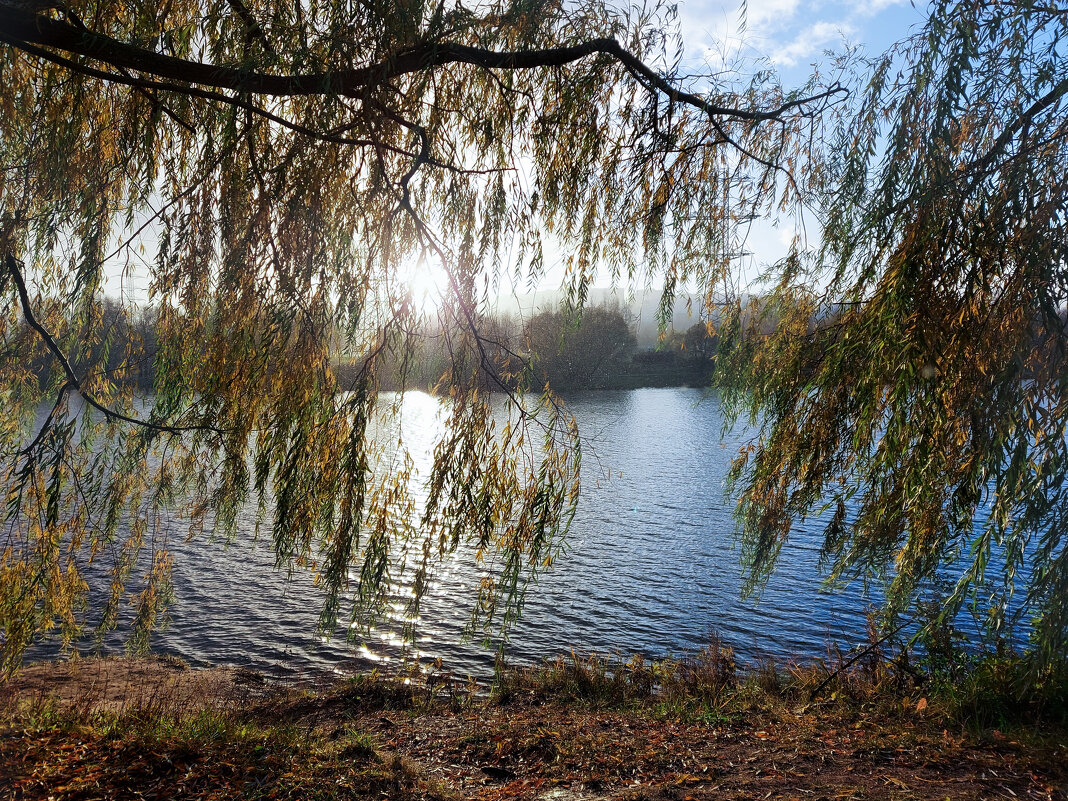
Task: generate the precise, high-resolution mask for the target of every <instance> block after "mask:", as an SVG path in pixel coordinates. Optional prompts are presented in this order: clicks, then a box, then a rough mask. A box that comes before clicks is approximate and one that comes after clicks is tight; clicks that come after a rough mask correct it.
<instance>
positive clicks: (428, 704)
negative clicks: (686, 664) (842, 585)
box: [0, 657, 1068, 801]
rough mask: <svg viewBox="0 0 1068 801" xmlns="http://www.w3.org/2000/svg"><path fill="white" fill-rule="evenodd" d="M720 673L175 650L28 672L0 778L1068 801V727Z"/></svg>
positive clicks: (585, 795) (6, 719)
mask: <svg viewBox="0 0 1068 801" xmlns="http://www.w3.org/2000/svg"><path fill="white" fill-rule="evenodd" d="M717 665H718V666H719V667H720V668H723V669H724V671H725V665H726V663H724V662H722V661H720V662H716V661H714V660H709V661H707V662H705V663H694V665H692V666H691V667H693V668H695V669H696V668H702V669H703V670H705V672H704V673H703V674H701V675H696V674H693V675H689V674H688V675H686V676H683V677H682V679H679V680H678V681H676V680H675V679H670V680H669V679H668V678H665V676H664V675H661V676H659V679H658V680H659V681H660V685H659V686H660V688H661V689H660V690H652V689H650V688H651V685H650V684H649V682H650V681H652V679H653V678H655V677H656V674H655V673H653V672H651V671H652V670H653V665H652V664H651V663H646V662H643V661H641V660H637V661H635V660H632V661H631V662H628V663H625V664H623V663H621V664H619V665H617V666H616V667H617V670H616V672H615V674H613V673H611V672H609V671H607V670H606V669H605V668H606V663H605V662H603V661H602V662H598V661H597V660H596V658H593V657H588V658H585V659H584V658H581V657H575V658H573V659H572V660H571V661H570V662H568V661H567V660H559V661H557V662H555V663H547V664H546V665H545V666H543V667H542V668H539V669H536V670H535V669H526V670H520V671H514V672H512V673H509V674H507V676H506V677H505V678H504V679H502V680H501V681H500V682H499V684H498V686H497V687H496V688H495V689H494V690H493V692H492V693H490V694H486V693H482V694H479V693H477V692H475V691H474V689H473V688H467V689H465V688H464V687H463V686H462V685H461V684H459V683H450V684H446V683H444V682H443V681H440V680H439V679H440V677H439V678H435V677H434V675H433V674H431V675H429V676H428V677H427V678H428V681H427V682H426V683H422V684H420V683H419V682H412V681H408V682H407V683H406V682H404V681H403V680H399V679H397V678H395V677H388V676H384V675H377V674H370V675H363V676H357V677H353V678H349V679H345V680H341V681H337V682H335V683H333V684H331V685H323V684H320V685H315V684H314V683H313V682H308V683H307V684H305V685H304V686H297V685H294V684H289V685H285V684H282V683H276V682H271V681H270V680H268V679H266V678H264V677H263V676H261V675H259V674H255V673H252V672H251V671H244V670H241V669H235V668H218V667H216V668H207V669H204V668H191V667H188V666H186V665H184V664H183V663H181V661H180V660H175V659H167V658H163V659H160V658H153V657H149V658H147V659H143V658H132V657H118V658H109V659H102V660H101V659H91V658H82V659H78V660H75V661H74V662H71V663H37V664H34V665H28V666H26V667H25V668H23V669H22V670H21V671H20V672H19V673H17V674H15V675H14V676H13V677H11V678H10V679H8V680H7V681H6V682H5V683H3V684H0V699H6V702H4V703H0V775H8V776H10V777H11V781H12V784H11V786H12V787H14V788H15V789H14V790H12V791H11V795H10V796H5V798H12V799H18V801H29V800H30V799H34V800H35V801H36V799H40V800H41V801H46V799H48V798H55V799H64V798H70V799H75V798H78V799H82V798H111V797H129V796H131V795H133V794H135V793H141V794H142V795H143V796H144V797H158V798H188V799H207V798H228V797H234V796H240V795H251V796H252V797H260V798H294V799H296V798H300V799H304V798H320V799H324V801H325V800H329V799H335V798H338V799H340V798H351V797H359V798H389V799H390V801H415V800H416V799H419V801H457V800H458V799H466V798H470V799H479V800H480V801H504V799H522V800H523V801H601V800H602V799H605V800H606V799H620V801H687V799H691V801H699V800H703V799H709V801H712V799H717V800H718V799H722V798H727V799H730V798H858V799H859V798H923V799H939V800H940V799H944V798H947V797H948V798H953V799H958V798H977V799H978V798H990V797H1012V796H1013V795H1014V794H1015V796H1016V797H1018V798H1045V799H1068V737H1066V736H1065V729H1064V727H1056V726H1053V727H1047V728H1045V729H1044V728H1043V727H1041V726H1021V727H1018V728H1017V729H1016V730H1006V731H1001V730H999V729H998V728H996V727H990V726H987V727H969V726H967V725H962V724H961V723H960V722H957V721H954V720H953V719H952V718H951V717H949V716H948V715H947V713H946V711H945V710H944V709H943V708H942V707H941V706H940V702H939V701H938V700H937V699H935V698H934V697H931V699H930V701H928V696H927V695H924V694H919V697H918V698H917V691H912V690H909V689H908V688H895V687H894V686H892V685H891V684H890V682H889V679H886V678H885V677H884V678H883V679H880V678H879V677H878V676H877V675H876V674H874V673H872V674H870V675H869V676H867V677H865V676H864V675H862V674H861V673H860V672H858V673H855V674H854V673H850V674H849V675H848V676H844V677H843V679H842V681H841V685H840V686H839V687H837V688H836V689H835V690H834V691H833V692H831V693H828V696H827V697H826V698H825V699H822V700H819V701H817V702H816V703H813V704H805V703H803V696H804V695H805V694H806V692H807V691H808V690H810V689H811V688H812V687H813V686H815V685H814V682H815V681H816V680H817V679H818V678H819V675H818V674H815V673H812V674H806V673H804V672H803V671H802V670H801V669H797V670H796V671H795V673H793V674H775V675H770V674H767V673H763V674H761V673H752V674H746V675H745V676H743V677H740V678H738V679H737V680H736V679H734V678H733V677H732V676H731V675H728V673H726V672H724V671H721V673H720V674H718V675H717V674H714V671H713V670H712V669H713V668H715V667H716V666H717ZM702 666H703V667H702ZM671 681H676V683H675V684H671V683H670V682H671ZM791 682H793V683H792V684H791ZM672 688H674V689H672ZM75 753H76V754H79V755H80V756H79V757H78V758H77V759H74V758H73V757H72V756H71V754H75ZM90 785H91V786H92V787H96V788H98V789H96V790H92V789H90ZM100 788H103V789H100Z"/></svg>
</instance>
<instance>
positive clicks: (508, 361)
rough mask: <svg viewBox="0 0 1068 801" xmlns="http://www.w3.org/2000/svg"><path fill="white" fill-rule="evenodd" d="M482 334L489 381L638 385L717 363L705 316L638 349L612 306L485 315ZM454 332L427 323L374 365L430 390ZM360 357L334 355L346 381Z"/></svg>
mask: <svg viewBox="0 0 1068 801" xmlns="http://www.w3.org/2000/svg"><path fill="white" fill-rule="evenodd" d="M479 337H480V339H481V340H482V345H483V349H484V350H485V351H487V352H488V354H489V355H490V357H491V358H490V360H489V361H488V363H487V362H483V363H482V364H481V365H480V369H481V370H483V371H484V372H486V373H489V372H490V371H492V373H493V374H492V375H489V374H487V375H485V376H484V383H485V384H486V385H487V386H489V387H491V388H492V387H493V386H494V385H497V386H507V387H516V386H523V387H525V388H533V389H539V388H541V387H542V386H544V385H545V384H546V383H548V384H549V385H550V386H551V387H552V388H553V389H555V390H576V389H635V388H638V387H669V386H706V385H707V384H708V383H709V382H710V381H711V377H712V370H713V368H714V367H715V352H716V344H717V340H716V336H715V335H714V334H711V333H710V332H709V328H708V326H706V325H705V323H695V324H694V325H692V326H690V328H689V329H687V330H686V331H685V332H671V333H669V334H667V335H666V336H665V337H664V338H663V339H662V341H661V342H660V344H659V346H658V347H656V348H654V349H639V348H638V345H637V339H636V336H635V326H634V324H633V322H632V321H630V320H628V319H627V316H626V313H625V312H624V310H623V309H621V308H620V307H619V306H617V305H604V306H593V307H590V308H587V309H584V310H583V311H582V313H581V315H578V316H577V315H573V314H569V313H566V312H564V311H563V310H556V311H546V312H541V313H540V314H537V315H535V316H534V317H532V318H530V319H529V320H526V321H523V322H521V321H518V320H516V319H515V318H512V317H509V316H493V317H487V318H484V319H483V320H482V321H480V324H479ZM455 341H456V337H454V336H450V335H449V332H445V331H442V330H441V329H440V328H436V327H434V326H432V325H431V326H427V327H426V328H425V329H424V330H423V331H421V332H420V333H419V335H418V336H416V337H415V338H414V340H413V342H412V343H410V345H409V351H408V352H406V353H405V354H404V357H403V358H400V357H398V358H396V359H395V361H396V364H394V365H389V366H387V369H386V370H382V369H379V381H380V383H381V385H382V386H383V387H384V388H387V389H397V388H400V387H401V386H404V387H408V388H417V389H430V388H434V387H436V386H439V385H440V384H441V383H442V382H443V381H445V382H447V381H448V375H449V373H448V371H449V369H450V366H451V365H452V364H453V362H454V359H453V356H454V353H453V351H452V348H453V346H454V343H455ZM361 365H362V363H361V362H359V361H349V360H345V359H341V360H339V362H338V363H337V365H336V370H337V372H338V377H339V379H340V382H341V384H342V385H343V386H344V385H346V384H347V383H350V382H351V381H353V380H354V379H355V378H356V375H357V374H358V372H359V370H360V368H361Z"/></svg>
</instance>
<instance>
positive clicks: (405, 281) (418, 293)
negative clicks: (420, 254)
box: [396, 258, 449, 314]
mask: <svg viewBox="0 0 1068 801" xmlns="http://www.w3.org/2000/svg"><path fill="white" fill-rule="evenodd" d="M396 277H397V282H398V288H399V289H401V291H403V292H405V293H406V294H407V295H408V296H409V302H410V303H411V304H412V305H413V306H414V307H415V308H416V309H417V310H418V311H419V313H420V314H431V313H433V312H436V311H438V310H439V309H440V308H441V307H442V306H443V305H444V303H445V298H446V297H448V294H449V275H448V273H446V272H445V270H444V269H443V268H442V267H441V265H439V264H433V263H430V262H428V261H427V260H426V259H424V258H418V259H414V260H412V261H409V262H405V263H404V264H403V265H402V266H401V268H400V269H399V270H397V274H396Z"/></svg>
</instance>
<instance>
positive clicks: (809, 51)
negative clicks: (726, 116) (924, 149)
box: [679, 0, 925, 85]
mask: <svg viewBox="0 0 1068 801" xmlns="http://www.w3.org/2000/svg"><path fill="white" fill-rule="evenodd" d="M924 9H925V5H922V4H921V5H919V6H918V7H914V6H913V5H911V4H910V3H909V2H908V1H907V0H858V1H857V2H836V1H834V0H749V2H748V3H746V4H745V6H744V26H743V25H742V24H741V23H742V19H743V14H742V5H741V4H740V2H738V0H681V2H679V17H680V22H681V27H682V32H683V39H684V42H685V45H686V55H687V61H688V62H689V63H690V64H692V65H693V66H694V67H695V68H697V67H699V66H700V65H702V64H704V65H705V66H706V68H711V69H712V70H715V69H717V68H720V67H722V65H723V63H724V62H725V61H727V62H729V61H730V59H731V58H737V57H739V56H741V57H742V58H746V57H752V56H766V57H768V58H770V59H771V61H772V63H773V64H774V65H775V67H776V68H777V69H778V70H779V71H780V72H781V73H782V75H783V78H784V82H785V83H786V84H787V85H794V84H798V83H802V82H803V81H804V80H805V78H806V77H807V76H808V74H809V73H810V72H811V69H812V66H811V65H812V64H813V63H814V62H819V61H822V60H825V56H824V55H823V53H824V51H825V50H828V49H833V50H838V49H841V48H842V46H843V45H844V44H845V43H847V42H848V43H851V44H861V45H863V46H864V47H865V49H866V50H867V51H868V52H869V53H870V54H872V55H875V54H878V53H881V52H882V51H883V50H885V49H886V48H887V47H888V46H889V45H891V44H893V43H894V42H895V41H897V40H899V39H902V38H904V37H906V36H907V35H908V34H909V33H910V32H911V31H913V30H914V29H915V27H916V26H917V25H919V24H920V23H922V21H923V19H924V18H925V11H924ZM724 55H726V59H724Z"/></svg>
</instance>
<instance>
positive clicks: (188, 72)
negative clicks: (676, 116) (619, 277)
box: [0, 4, 845, 122]
mask: <svg viewBox="0 0 1068 801" xmlns="http://www.w3.org/2000/svg"><path fill="white" fill-rule="evenodd" d="M0 31H3V35H2V38H3V39H4V40H5V41H7V42H10V43H11V44H13V45H14V46H15V47H20V46H22V44H23V43H25V44H36V45H42V46H45V47H53V48H57V49H59V50H63V51H66V52H68V53H74V54H77V55H81V56H85V57H87V58H92V59H95V60H97V61H102V62H104V63H106V64H109V65H111V66H113V67H116V68H120V67H121V68H125V69H132V70H137V71H138V72H142V73H148V74H151V75H155V76H157V77H161V78H166V79H168V80H172V81H180V82H183V83H194V84H199V85H201V86H211V87H214V88H216V89H230V90H233V91H235V92H241V93H251V94H263V95H275V96H294V95H319V94H321V95H338V94H341V95H354V94H357V93H362V92H364V91H365V90H367V89H368V88H373V87H377V86H381V85H383V84H385V83H386V82H388V81H390V80H392V79H394V78H398V77H401V76H403V75H408V74H411V73H416V72H422V71H424V70H427V69H432V68H434V67H439V66H443V65H446V64H472V65H475V66H479V67H483V68H486V69H494V70H525V69H536V68H539V67H559V66H564V65H566V64H571V63H574V62H576V61H580V60H582V59H584V58H587V57H589V56H592V55H595V54H598V53H600V54H605V55H609V56H611V57H613V58H614V59H616V60H617V61H619V62H620V63H621V64H623V65H624V66H625V67H626V68H627V69H628V70H630V71H631V72H632V73H634V74H636V75H639V76H641V77H642V79H643V80H644V81H645V82H646V83H647V86H649V87H651V88H652V89H654V90H656V91H659V92H661V93H663V94H664V95H665V96H666V97H667V98H668V99H669V100H672V101H674V102H678V103H684V104H686V105H690V106H693V107H694V108H697V109H700V110H701V111H703V112H704V113H705V114H707V115H709V116H713V117H731V118H735V119H739V120H747V121H751V122H760V121H764V120H771V119H776V118H779V117H781V116H783V115H784V114H786V113H787V112H789V111H791V110H792V109H795V108H798V107H801V106H804V105H808V104H810V103H813V102H818V101H819V100H822V99H826V98H828V97H831V96H833V95H836V94H839V93H844V92H845V90H844V89H843V88H842V87H840V86H837V85H836V86H833V87H831V88H830V89H827V90H826V91H824V92H821V93H819V94H816V95H812V96H810V97H805V98H799V99H797V100H792V101H789V102H787V103H784V104H782V105H781V106H778V107H777V108H774V109H768V110H764V111H761V110H753V109H743V108H733V107H729V106H719V105H716V104H714V103H710V102H708V101H707V100H705V99H704V98H702V97H700V96H698V95H695V94H693V93H690V92H684V91H681V90H680V89H678V88H676V87H675V86H673V85H672V84H671V82H670V81H668V80H667V79H665V78H664V77H662V76H661V75H659V74H657V73H656V71H655V70H653V69H652V68H651V67H649V66H648V65H646V64H645V63H644V62H642V61H641V59H639V58H638V57H636V56H635V55H634V54H632V53H631V52H629V51H628V50H626V49H624V48H623V47H622V45H620V44H619V42H617V41H616V40H615V39H609V38H601V39H591V40H589V41H587V42H582V43H580V44H577V45H571V46H567V47H552V48H544V49H541V50H520V51H504V52H498V51H494V50H487V49H484V48H479V47H469V46H467V45H461V44H454V43H448V42H431V43H427V44H422V45H419V46H417V47H413V48H410V49H408V50H404V51H402V52H400V53H397V54H395V55H394V56H392V57H391V58H389V59H387V60H384V61H380V62H378V63H376V64H369V65H367V66H364V67H355V68H352V69H341V70H332V71H327V72H311V73H306V74H297V75H271V74H267V73H262V72H255V71H253V70H249V69H243V68H239V67H228V66H222V65H216V64H205V63H202V62H198V61H189V60H186V59H180V58H175V57H173V56H167V55H163V54H161V53H156V52H154V51H152V50H146V49H145V48H142V47H137V46H135V45H131V44H127V43H125V42H120V41H119V40H117V39H113V38H111V37H109V36H104V35H103V34H99V33H94V32H92V31H83V30H80V29H79V28H77V27H75V26H74V25H71V24H69V23H67V22H64V21H61V20H58V19H52V18H49V17H45V16H39V15H36V14H34V13H32V12H30V11H27V10H24V9H22V8H18V7H13V6H9V5H3V4H0Z"/></svg>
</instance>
